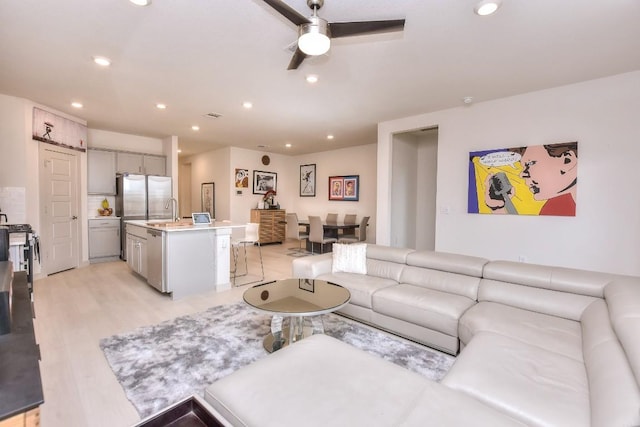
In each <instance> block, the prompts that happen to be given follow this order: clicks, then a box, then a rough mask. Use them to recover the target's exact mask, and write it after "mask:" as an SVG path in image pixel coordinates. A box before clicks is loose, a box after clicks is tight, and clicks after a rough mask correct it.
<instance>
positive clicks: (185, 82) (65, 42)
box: [0, 0, 640, 155]
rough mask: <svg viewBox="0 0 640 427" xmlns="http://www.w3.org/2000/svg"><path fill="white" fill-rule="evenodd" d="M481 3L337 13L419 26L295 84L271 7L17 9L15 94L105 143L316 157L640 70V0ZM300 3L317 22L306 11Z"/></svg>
mask: <svg viewBox="0 0 640 427" xmlns="http://www.w3.org/2000/svg"><path fill="white" fill-rule="evenodd" d="M476 2H477V1H476V0H348V1H347V0H326V2H325V5H324V7H323V8H322V9H321V10H320V12H319V14H320V16H322V17H323V18H325V19H327V20H328V21H330V22H335V21H360V20H379V19H398V18H406V25H405V30H404V32H400V33H389V34H380V35H369V36H358V37H351V38H344V39H337V40H333V41H332V47H331V50H330V51H329V54H328V55H327V56H323V57H317V58H312V59H307V60H305V61H304V62H303V64H302V65H301V66H300V68H298V69H297V70H293V71H287V69H286V68H287V65H288V63H289V60H290V58H291V53H290V52H288V51H286V50H285V47H286V46H287V45H290V44H291V43H292V42H293V41H294V40H295V39H296V28H295V26H294V25H293V24H291V23H290V22H289V21H287V20H286V19H285V18H283V17H282V16H280V15H279V14H278V13H277V12H276V11H274V10H273V9H272V8H271V7H269V6H268V5H267V4H266V3H264V2H263V1H261V0H154V1H153V3H152V4H151V5H150V6H148V7H137V6H134V5H132V4H131V3H130V2H129V1H128V0H55V1H53V0H45V1H42V0H39V1H35V0H12V1H10V0H4V1H1V2H0V24H1V25H0V58H1V61H2V63H1V65H0V93H3V94H7V95H13V96H18V97H22V98H27V99H30V100H32V101H35V102H37V103H40V104H44V105H47V106H49V107H51V108H54V109H57V110H60V111H63V112H66V113H69V114H72V115H74V116H76V117H80V118H83V119H85V120H87V122H88V125H89V127H91V128H95V129H104V130H110V131H115V132H123V133H131V134H138V135H144V136H150V137H159V138H163V137H166V136H169V135H177V136H178V137H179V145H180V148H181V149H182V150H183V155H189V154H193V153H198V152H202V151H207V150H211V149H215V148H219V147H221V146H228V145H233V146H238V147H245V148H249V149H256V150H262V151H267V152H274V153H285V154H286V153H290V154H302V153H309V152H316V151H323V150H330V149H334V148H337V147H345V146H349V145H360V144H369V143H374V142H376V140H377V130H376V124H377V123H378V122H381V121H386V120H392V119H396V118H400V117H405V116H409V115H413V114H421V113H427V112H431V111H437V110H441V109H445V108H450V107H457V106H460V105H463V103H462V98H464V97H466V96H472V97H473V99H474V102H481V101H486V100H489V99H495V98H501V97H505V96H510V95H514V94H518V93H523V92H529V91H533V90H539V89H544V88H549V87H554V86H559V85H564V84H568V83H573V82H578V81H584V80H589V79H594V78H598V77H604V76H608V75H613V74H618V73H623V72H627V71H632V70H638V69H640V24H639V22H640V0H600V1H596V0H530V1H525V0H503V4H502V7H501V8H500V9H499V11H498V12H497V13H496V14H495V15H493V16H489V17H480V16H477V15H475V14H474V13H473V7H474V6H475V4H476ZM286 3H287V4H288V5H290V6H291V7H293V8H295V9H296V10H298V11H299V12H300V13H302V14H303V15H309V14H310V10H309V9H308V7H307V5H306V0H287V1H286ZM94 55H103V56H107V57H109V58H110V59H111V60H112V61H113V64H112V66H111V67H109V68H108V69H103V68H99V67H98V66H96V65H95V64H94V63H93V62H92V60H91V58H92V56H94ZM311 73H313V74H318V75H319V77H320V81H319V82H318V83H317V84H315V85H313V86H312V85H309V84H308V83H306V81H305V76H306V75H307V74H311ZM76 100H77V101H80V102H82V103H83V104H84V108H83V109H81V110H76V109H73V108H72V107H71V106H70V103H71V102H72V101H76ZM247 100H249V101H251V102H253V104H254V108H253V109H251V110H245V109H244V108H243V107H242V102H243V101H247ZM595 101H596V102H597V100H595ZM158 102H163V103H166V104H167V105H168V108H167V109H166V110H165V111H160V110H157V109H156V108H155V104H156V103H158ZM210 112H215V113H220V114H222V117H221V118H219V119H210V118H206V117H204V115H205V114H206V113H210ZM195 124H197V125H199V126H200V131H199V132H194V131H192V130H191V126H192V125H195ZM328 133H331V134H334V135H335V139H334V140H333V141H327V140H326V135H327V134H328ZM285 143H291V144H292V147H291V148H289V149H286V148H285V147H284V144H285ZM259 146H267V147H266V148H259Z"/></svg>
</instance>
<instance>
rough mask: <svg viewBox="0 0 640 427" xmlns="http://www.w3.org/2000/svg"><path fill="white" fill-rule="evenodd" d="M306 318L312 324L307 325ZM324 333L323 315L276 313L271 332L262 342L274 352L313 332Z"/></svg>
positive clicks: (270, 351)
mask: <svg viewBox="0 0 640 427" xmlns="http://www.w3.org/2000/svg"><path fill="white" fill-rule="evenodd" d="M285 319H288V325H287V326H283V323H284V322H285ZM306 319H309V320H310V321H311V324H310V325H305V320H306ZM323 333H324V323H323V322H322V316H312V317H305V316H291V317H286V318H285V317H283V316H278V315H276V316H273V317H272V318H271V333H270V334H269V335H267V336H266V337H265V338H264V340H263V341H262V344H263V345H264V349H265V350H267V351H268V352H269V353H272V352H274V351H276V350H280V349H281V348H283V347H286V346H288V345H289V344H291V343H295V342H297V341H300V340H301V339H303V338H306V337H309V336H311V335H313V334H323Z"/></svg>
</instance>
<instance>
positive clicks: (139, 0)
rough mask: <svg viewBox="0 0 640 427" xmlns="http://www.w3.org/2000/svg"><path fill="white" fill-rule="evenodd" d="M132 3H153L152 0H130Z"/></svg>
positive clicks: (137, 4) (139, 4)
mask: <svg viewBox="0 0 640 427" xmlns="http://www.w3.org/2000/svg"><path fill="white" fill-rule="evenodd" d="M129 1H130V2H131V3H133V4H135V5H136V6H149V5H150V4H151V0H129Z"/></svg>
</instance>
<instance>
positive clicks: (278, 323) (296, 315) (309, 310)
mask: <svg viewBox="0 0 640 427" xmlns="http://www.w3.org/2000/svg"><path fill="white" fill-rule="evenodd" d="M243 298H244V301H245V302H246V303H247V304H249V305H250V306H251V307H253V308H255V309H257V310H260V311H263V312H265V313H269V314H272V315H273V317H272V319H271V333H270V334H269V335H267V336H266V337H265V339H264V348H265V349H266V350H267V351H268V352H270V353H271V352H273V351H276V350H279V349H280V348H282V347H284V346H286V345H288V344H290V343H294V342H296V341H299V340H301V339H303V338H304V337H307V336H309V335H312V334H314V333H324V325H323V323H322V318H321V317H320V315H322V314H326V313H331V312H332V311H336V310H339V309H340V308H342V307H344V306H345V305H346V304H347V303H348V302H349V300H350V299H351V294H350V293H349V290H348V289H346V288H343V287H342V286H340V285H336V284H335V283H331V282H326V281H324V280H316V279H285V280H276V281H273V282H268V283H263V284H260V285H256V286H253V287H251V288H249V289H247V290H246V291H245V292H244V295H243ZM314 316H317V317H314ZM306 318H310V320H311V325H310V326H305V319H306ZM285 319H288V325H287V326H285V325H283V323H284V321H285Z"/></svg>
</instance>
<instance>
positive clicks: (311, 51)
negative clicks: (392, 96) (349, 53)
mask: <svg viewBox="0 0 640 427" xmlns="http://www.w3.org/2000/svg"><path fill="white" fill-rule="evenodd" d="M264 2H265V3H267V4H268V5H269V6H271V7H272V8H274V9H275V10H276V11H277V12H278V13H280V14H281V15H282V16H284V17H285V18H287V19H288V20H289V21H291V22H293V23H294V24H295V25H297V26H298V47H297V48H296V51H295V53H294V54H293V58H291V62H289V67H288V68H287V69H288V70H295V69H297V68H298V67H299V66H300V64H302V61H304V59H305V58H306V57H307V56H317V55H322V54H324V53H326V52H327V51H328V50H329V47H330V46H331V40H330V39H332V38H333V39H335V38H338V37H348V36H357V35H361V34H374V33H386V32H390V31H401V30H403V29H404V19H391V20H386V21H358V22H327V21H326V20H325V19H322V18H320V17H319V16H318V9H320V8H321V7H322V5H323V4H324V0H307V5H308V6H309V7H310V8H311V9H312V10H313V13H312V15H311V16H310V17H308V18H307V17H304V16H302V15H300V14H299V13H298V12H297V11H296V10H295V9H293V8H292V7H290V6H288V5H287V4H285V3H284V2H283V1H282V0H264Z"/></svg>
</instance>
